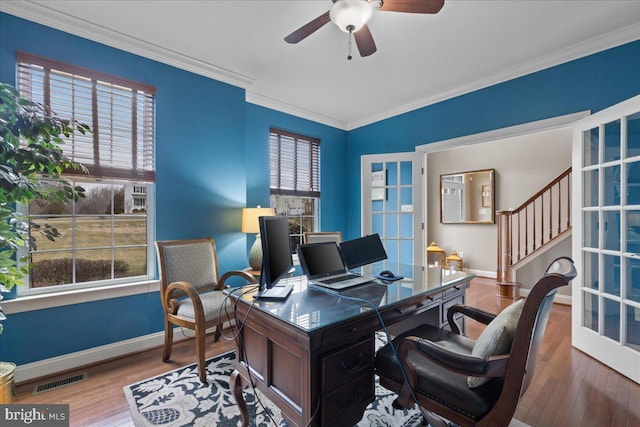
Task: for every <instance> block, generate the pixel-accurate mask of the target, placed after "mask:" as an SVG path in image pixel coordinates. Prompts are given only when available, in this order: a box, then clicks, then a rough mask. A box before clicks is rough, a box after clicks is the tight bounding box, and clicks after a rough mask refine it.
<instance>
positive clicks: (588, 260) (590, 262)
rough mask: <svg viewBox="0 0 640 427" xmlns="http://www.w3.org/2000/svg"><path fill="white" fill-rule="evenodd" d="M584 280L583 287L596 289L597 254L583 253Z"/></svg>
mask: <svg viewBox="0 0 640 427" xmlns="http://www.w3.org/2000/svg"><path fill="white" fill-rule="evenodd" d="M583 258H584V260H583V263H584V282H583V286H584V287H585V288H591V289H598V254H597V253H593V252H585V253H584V257H583Z"/></svg>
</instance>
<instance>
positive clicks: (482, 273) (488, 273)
mask: <svg viewBox="0 0 640 427" xmlns="http://www.w3.org/2000/svg"><path fill="white" fill-rule="evenodd" d="M464 271H466V272H467V273H473V274H475V275H476V276H478V277H487V278H489V279H497V278H498V273H497V272H496V271H495V270H494V271H484V270H474V269H471V268H465V269H464Z"/></svg>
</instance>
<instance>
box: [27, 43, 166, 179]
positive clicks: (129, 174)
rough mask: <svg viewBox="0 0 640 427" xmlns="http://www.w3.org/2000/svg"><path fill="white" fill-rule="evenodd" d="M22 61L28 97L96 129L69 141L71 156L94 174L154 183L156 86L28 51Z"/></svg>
mask: <svg viewBox="0 0 640 427" xmlns="http://www.w3.org/2000/svg"><path fill="white" fill-rule="evenodd" d="M17 60H18V85H17V86H18V89H19V91H20V93H21V94H22V95H23V96H25V97H27V98H29V99H31V100H33V101H36V102H40V103H43V104H45V105H49V106H50V107H51V110H52V111H53V112H55V114H56V115H58V116H60V117H65V118H68V119H69V120H77V121H78V122H80V123H84V124H87V125H89V126H90V127H91V129H92V132H91V133H87V134H86V135H81V134H77V133H76V134H74V135H72V137H71V138H70V139H69V140H68V141H65V144H64V145H63V147H62V148H63V151H64V154H65V155H66V156H67V157H69V158H71V159H73V160H75V161H76V162H79V163H82V164H83V165H85V166H86V167H87V169H89V172H90V174H91V175H92V176H93V177H97V178H115V179H122V178H124V179H132V180H140V181H146V182H153V181H155V169H154V168H155V165H154V149H153V143H154V102H155V88H154V87H153V86H149V85H145V84H142V83H138V82H133V81H129V80H126V79H121V78H119V77H115V76H110V75H106V74H103V73H98V72H95V71H92V70H87V69H83V68H80V67H76V66H72V65H69V64H64V63H60V62H57V61H53V60H50V59H47V58H42V57H38V56H35V55H31V54H27V53H24V52H18V55H17ZM68 172H69V173H73V172H74V171H68Z"/></svg>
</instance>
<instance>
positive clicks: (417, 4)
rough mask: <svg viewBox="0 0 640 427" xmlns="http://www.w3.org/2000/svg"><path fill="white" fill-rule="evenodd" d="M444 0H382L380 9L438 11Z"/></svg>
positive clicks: (414, 11) (421, 11) (420, 11)
mask: <svg viewBox="0 0 640 427" xmlns="http://www.w3.org/2000/svg"><path fill="white" fill-rule="evenodd" d="M443 5H444V0H382V6H380V10H384V11H386V12H406V13H438V12H439V11H440V9H442V6H443Z"/></svg>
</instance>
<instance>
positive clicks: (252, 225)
mask: <svg viewBox="0 0 640 427" xmlns="http://www.w3.org/2000/svg"><path fill="white" fill-rule="evenodd" d="M275 214H276V211H275V209H273V208H261V207H259V206H258V207H257V208H243V209H242V229H241V231H242V232H243V233H253V234H258V233H260V224H259V223H258V218H259V217H261V216H273V215H275Z"/></svg>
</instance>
